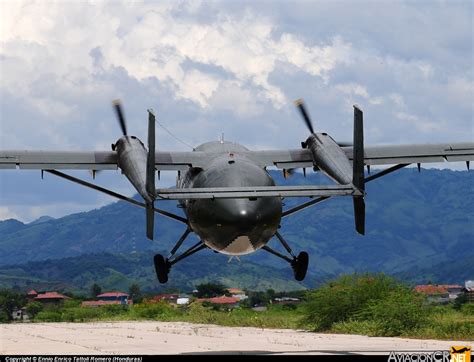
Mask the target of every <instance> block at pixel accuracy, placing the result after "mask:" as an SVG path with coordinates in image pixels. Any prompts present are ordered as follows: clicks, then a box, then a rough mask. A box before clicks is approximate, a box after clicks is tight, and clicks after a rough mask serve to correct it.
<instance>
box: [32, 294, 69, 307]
mask: <svg viewBox="0 0 474 362" xmlns="http://www.w3.org/2000/svg"><path fill="white" fill-rule="evenodd" d="M67 299H71V298H69V297H68V296H65V295H63V294H60V293H57V292H46V293H42V294H38V295H37V296H36V297H35V298H34V300H37V301H39V302H41V303H45V304H46V303H50V304H53V303H54V304H57V303H60V302H63V301H65V300H67Z"/></svg>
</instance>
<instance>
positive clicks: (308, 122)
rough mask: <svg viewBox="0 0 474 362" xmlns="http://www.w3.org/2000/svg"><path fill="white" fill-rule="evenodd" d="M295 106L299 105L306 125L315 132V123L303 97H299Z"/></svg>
mask: <svg viewBox="0 0 474 362" xmlns="http://www.w3.org/2000/svg"><path fill="white" fill-rule="evenodd" d="M295 106H296V107H298V109H299V110H300V113H301V116H302V117H303V119H304V121H305V123H306V127H308V129H309V131H310V132H311V134H313V133H314V129H313V123H312V122H311V119H310V118H309V115H308V112H307V111H306V107H305V106H304V102H303V99H301V98H300V99H297V100H296V101H295Z"/></svg>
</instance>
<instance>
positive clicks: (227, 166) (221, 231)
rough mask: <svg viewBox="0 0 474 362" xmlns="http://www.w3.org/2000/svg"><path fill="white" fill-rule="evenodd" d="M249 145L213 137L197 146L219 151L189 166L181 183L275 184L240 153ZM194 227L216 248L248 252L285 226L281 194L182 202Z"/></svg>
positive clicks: (230, 252) (183, 185)
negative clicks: (206, 161) (203, 164)
mask: <svg viewBox="0 0 474 362" xmlns="http://www.w3.org/2000/svg"><path fill="white" fill-rule="evenodd" d="M246 150H247V149H246V148H245V147H243V146H241V145H238V144H235V143H230V142H209V143H205V144H203V145H201V146H199V147H197V148H196V151H206V152H212V153H215V154H216V157H215V158H214V159H212V161H211V162H209V164H208V165H206V167H204V168H203V169H201V168H199V169H190V170H189V171H187V172H186V173H184V174H183V175H181V177H179V178H178V180H177V187H181V188H205V187H240V186H274V185H275V182H274V181H273V179H272V178H271V177H270V175H269V174H268V172H267V171H266V170H265V169H263V168H262V167H259V166H257V165H256V164H255V163H254V162H252V161H251V160H249V159H248V158H246V157H244V156H242V155H241V154H239V151H246ZM181 205H182V206H183V208H184V211H185V213H186V215H187V217H188V220H189V226H190V228H191V229H192V230H193V231H194V232H195V233H196V234H197V235H198V236H199V237H200V238H201V240H202V241H203V242H204V243H205V244H206V245H207V246H208V247H209V248H211V249H213V250H215V251H218V252H220V253H223V254H228V255H245V254H249V253H252V252H254V251H256V250H258V249H260V248H261V247H262V246H264V245H265V244H266V243H267V242H268V241H269V240H270V239H271V238H272V236H273V235H275V233H276V231H277V229H278V226H279V225H280V220H281V213H282V203H281V198H280V197H267V198H256V199H250V200H249V199H197V200H185V201H182V202H181Z"/></svg>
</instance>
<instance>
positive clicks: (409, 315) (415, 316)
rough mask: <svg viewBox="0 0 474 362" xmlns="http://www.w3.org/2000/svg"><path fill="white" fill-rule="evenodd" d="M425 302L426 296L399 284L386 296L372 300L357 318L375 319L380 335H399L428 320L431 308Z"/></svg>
mask: <svg viewBox="0 0 474 362" xmlns="http://www.w3.org/2000/svg"><path fill="white" fill-rule="evenodd" d="M424 304H425V298H424V296H422V295H420V294H419V293H415V292H412V291H411V290H409V289H408V288H406V287H403V286H399V287H398V288H397V289H396V290H394V291H392V292H390V293H389V294H388V295H387V296H386V297H385V298H383V299H379V300H373V301H371V302H370V303H369V304H368V305H367V306H366V307H365V308H364V309H363V310H361V311H360V312H359V313H357V319H359V320H369V321H375V322H376V323H377V325H378V326H379V328H380V330H379V335H382V336H399V335H402V334H406V333H409V332H410V331H412V330H414V329H415V328H419V327H421V326H422V325H423V324H424V323H425V322H426V321H427V317H428V311H429V309H428V308H427V307H425V306H424Z"/></svg>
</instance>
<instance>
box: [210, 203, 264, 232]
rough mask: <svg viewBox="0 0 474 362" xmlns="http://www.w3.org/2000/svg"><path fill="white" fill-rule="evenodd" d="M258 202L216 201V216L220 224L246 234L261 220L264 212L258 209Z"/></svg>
mask: <svg viewBox="0 0 474 362" xmlns="http://www.w3.org/2000/svg"><path fill="white" fill-rule="evenodd" d="M259 204H260V202H259V200H256V201H250V200H248V199H224V200H216V216H217V219H218V222H219V223H220V224H226V225H234V226H235V227H238V228H239V229H240V231H241V232H246V231H248V230H250V229H252V228H253V227H255V225H256V224H257V223H259V221H260V220H261V219H262V217H263V216H264V214H265V213H266V210H265V209H263V208H260V207H259V206H260V205H259Z"/></svg>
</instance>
